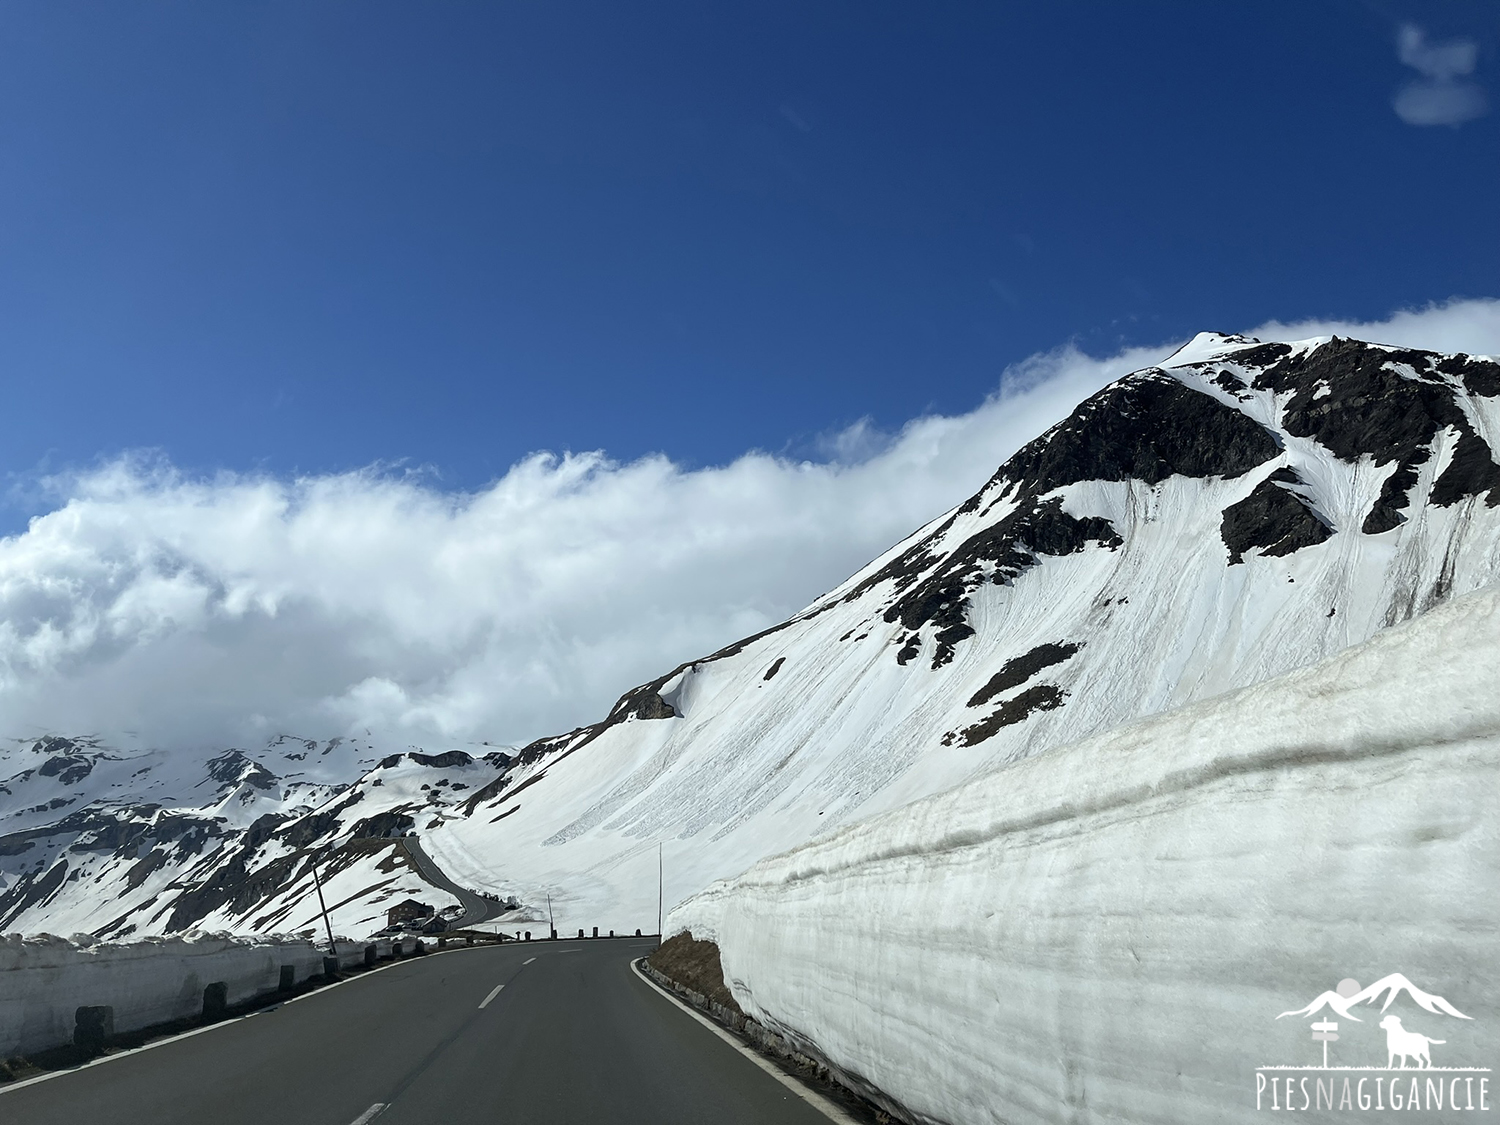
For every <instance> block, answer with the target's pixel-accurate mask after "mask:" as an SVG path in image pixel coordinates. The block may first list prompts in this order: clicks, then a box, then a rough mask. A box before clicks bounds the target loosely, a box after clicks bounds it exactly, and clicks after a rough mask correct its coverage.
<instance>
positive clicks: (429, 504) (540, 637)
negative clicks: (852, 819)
mask: <svg viewBox="0 0 1500 1125" xmlns="http://www.w3.org/2000/svg"><path fill="white" fill-rule="evenodd" d="M1330 332H1340V333H1344V334H1350V335H1359V336H1364V337H1367V338H1374V339H1380V340H1386V341H1389V342H1393V343H1411V344H1422V345H1425V346H1429V347H1435V348H1440V349H1444V350H1465V351H1470V352H1481V353H1487V352H1500V302H1497V301H1459V302H1452V303H1450V304H1447V305H1442V306H1434V307H1431V308H1427V309H1423V310H1420V311H1416V312H1408V313H1399V314H1397V315H1395V316H1393V317H1391V318H1390V319H1388V320H1386V321H1383V322H1380V323H1375V324H1342V323H1340V324H1334V323H1325V322H1304V323H1301V324H1296V325H1279V324H1278V325H1267V326H1265V327H1263V328H1262V329H1260V330H1257V334H1259V335H1262V336H1263V337H1264V338H1277V337H1282V338H1296V337H1297V336H1307V335H1316V334H1326V333H1330ZM1174 347H1175V344H1171V343H1169V344H1166V345H1163V346H1162V347H1159V348H1139V349H1133V350H1130V351H1126V352H1123V353H1121V354H1118V355H1115V356H1112V357H1109V358H1107V359H1095V358H1091V357H1088V356H1085V355H1082V354H1081V353H1079V352H1077V351H1076V350H1073V349H1071V348H1063V349H1059V350H1057V351H1054V352H1051V353H1048V354H1045V355H1040V356H1035V357H1033V358H1031V359H1030V360H1027V361H1026V362H1025V363H1023V364H1020V365H1018V366H1016V367H1015V368H1012V369H1011V370H1010V371H1008V372H1007V373H1006V376H1005V379H1004V382H1003V386H1004V388H1005V389H1004V390H1003V391H1002V392H1001V393H999V394H996V395H994V396H993V397H991V398H989V399H988V400H986V401H985V402H984V403H982V404H980V405H979V406H978V407H977V408H976V409H975V410H973V411H972V412H970V413H968V414H964V415H961V416H958V417H924V418H919V419H916V420H914V421H912V422H910V423H909V424H907V425H906V426H905V427H904V428H903V429H902V430H901V431H900V432H899V433H896V434H880V433H878V432H876V431H874V430H872V428H871V427H870V426H869V425H868V424H866V423H861V424H860V425H859V426H858V427H855V428H854V429H853V430H851V431H850V432H849V433H847V434H844V435H838V436H836V437H834V438H832V439H830V441H829V443H828V449H829V455H830V460H828V461H826V462H820V463H811V462H798V461H792V460H788V459H784V458H779V457H773V456H770V455H767V454H763V453H748V454H746V455H744V456H743V457H740V458H739V459H737V460H736V461H734V462H733V463H731V464H728V465H725V466H722V467H716V468H709V469H694V470H689V469H684V468H682V467H681V466H678V465H676V464H674V463H673V462H672V461H671V460H669V459H668V458H666V457H663V456H656V457H648V458H643V459H641V460H639V461H634V462H631V463H628V464H622V463H617V462H614V461H611V460H609V459H608V458H607V457H605V456H603V455H601V454H581V455H569V456H562V457H558V456H552V455H546V454H538V455H535V456H533V457H530V458H527V459H526V460H524V461H522V462H520V463H519V464H517V465H515V466H514V467H513V468H512V469H511V470H510V471H509V472H508V473H506V474H505V476H504V477H502V478H501V479H500V480H498V481H496V482H495V483H494V484H493V485H492V486H490V487H488V488H486V489H483V490H481V491H478V492H475V493H464V494H454V493H449V492H443V491H441V490H439V489H437V488H435V487H433V486H432V485H431V484H430V483H429V482H427V481H425V480H423V479H421V478H413V477H399V476H394V475H392V474H390V473H386V472H382V471H379V470H371V471H367V472H361V473H347V474H342V475H337V476H326V477H310V478H301V479H296V480H280V479H274V478H269V477H261V476H244V475H241V476H236V475H224V476H220V477H216V478H212V479H191V478H187V477H184V476H182V475H180V474H179V473H177V472H176V471H174V470H173V469H172V468H171V466H169V465H164V464H160V463H155V462H149V461H144V460H140V459H127V460H123V461H119V462H117V463H114V464H112V465H109V466H108V467H106V468H104V469H101V470H99V471H97V472H92V473H87V474H82V475H78V476H74V477H71V478H68V479H62V480H59V479H53V480H51V481H50V482H48V484H49V486H50V487H52V488H54V489H56V490H58V497H59V499H58V502H57V505H56V507H55V508H54V510H52V511H50V512H48V513H47V514H46V515H43V516H40V517H38V518H36V519H34V520H33V521H32V522H31V524H30V526H29V528H28V529H27V530H26V531H25V532H23V533H21V534H19V535H14V536H11V537H9V538H6V539H4V540H0V734H6V735H29V734H32V733H36V732H39V731H41V730H61V731H67V732H74V733H82V732H86V731H97V732H101V733H118V732H121V731H127V730H134V731H139V732H140V733H141V735H142V736H143V737H145V738H146V739H147V740H148V741H150V742H155V743H157V744H160V745H165V746H183V745H190V744H200V745H214V744H223V743H226V742H241V743H243V742H247V741H251V740H258V739H260V738H262V737H264V736H266V735H269V734H273V733H280V732H283V731H291V732H297V733H302V734H306V735H309V736H311V735H316V736H321V737H326V736H330V735H333V734H338V733H343V732H344V731H348V730H361V729H363V728H366V727H375V728H380V729H382V730H384V731H387V732H389V733H392V734H397V735H400V736H402V737H405V738H408V739H410V740H412V741H416V742H421V743H425V744H428V745H436V744H444V743H447V744H464V743H468V742H473V741H479V740H489V741H491V742H519V741H524V740H527V739H530V738H532V737H535V736H538V735H541V734H549V733H554V732H556V731H559V730H564V729H567V728H569V727H572V726H574V725H577V724H579V723H582V722H588V721H591V720H593V719H595V718H598V717H600V716H602V715H603V713H604V712H605V710H606V708H607V707H608V705H609V704H610V703H611V702H613V700H614V699H615V698H616V697H617V696H618V695H619V694H620V693H621V692H622V691H624V690H626V689H627V688H629V687H631V686H633V685H635V684H636V683H639V682H641V681H643V680H646V679H649V678H650V677H652V676H653V675H657V674H659V673H661V672H664V671H666V670H667V669H668V668H670V667H672V666H673V665H674V664H676V663H678V662H680V661H682V660H686V659H691V658H692V657H695V656H700V655H703V654H705V653H708V652H710V651H712V650H713V649H715V648H718V647H720V646H721V645H723V644H726V643H728V642H729V641H732V640H735V639H737V638H738V637H741V636H744V635H745V634H747V633H751V632H754V631H756V630H757V629H760V628H763V627H765V626H766V625H769V624H772V623H773V622H775V621H778V620H780V619H782V618H784V617H785V616H787V615H788V614H789V613H791V612H793V611H795V610H796V609H798V608H800V607H801V606H803V605H805V604H806V603H807V602H809V601H811V600H812V599H813V598H814V597H816V596H817V595H818V594H820V593H822V592H823V591H825V590H827V589H828V588H830V587H832V586H834V585H835V584H837V583H838V582H840V581H841V580H842V579H844V578H845V577H847V576H848V575H849V574H850V573H852V572H853V571H854V570H856V569H858V568H859V567H860V566H862V565H863V564H864V563H865V562H866V561H868V560H869V559H870V558H872V557H874V556H875V555H877V554H878V553H880V552H881V551H882V550H884V549H885V548H886V547H888V546H889V545H890V544H891V543H892V542H894V541H896V540H898V539H900V538H902V537H904V536H905V535H907V534H909V533H910V532H911V531H912V530H913V529H915V528H916V527H917V526H919V525H921V524H922V523H924V522H926V521H927V520H929V519H931V518H932V517H934V516H936V515H937V514H939V513H941V512H942V511H943V510H945V509H946V508H948V507H950V506H952V505H953V504H956V503H958V502H960V501H961V500H963V499H964V498H965V497H966V496H968V495H969V494H970V493H972V492H973V491H974V490H975V489H976V488H977V487H978V486H979V485H980V484H981V483H982V482H983V481H984V480H985V479H986V478H987V477H988V476H989V475H990V473H992V472H993V471H994V469H995V467H996V465H998V464H999V463H1000V462H1001V461H1002V460H1003V459H1004V458H1005V457H1006V456H1008V455H1009V454H1010V453H1011V452H1013V451H1014V450H1015V449H1016V448H1018V447H1019V446H1020V445H1021V444H1023V443H1024V442H1025V441H1027V440H1029V439H1030V438H1032V437H1034V436H1035V435H1036V434H1038V433H1040V432H1041V431H1042V430H1044V429H1045V428H1046V427H1047V426H1048V425H1050V424H1051V423H1053V422H1054V421H1056V420H1058V419H1059V418H1061V417H1062V416H1064V415H1065V414H1066V413H1067V412H1068V410H1070V409H1071V408H1072V406H1073V405H1074V404H1075V403H1077V402H1078V401H1080V400H1081V399H1083V398H1085V397H1086V396H1087V395H1089V394H1090V393H1092V392H1093V391H1094V390H1096V389H1097V388H1098V387H1100V386H1102V385H1103V384H1104V383H1106V382H1108V381H1109V380H1111V379H1113V378H1116V377H1118V376H1119V375H1122V374H1124V373H1126V372H1127V371H1130V370H1133V369H1135V368H1137V367H1141V366H1145V365H1148V364H1150V363H1152V362H1156V361H1157V360H1159V359H1160V358H1162V357H1163V356H1165V355H1166V354H1168V353H1169V352H1170V351H1172V350H1173V348H1174Z"/></svg>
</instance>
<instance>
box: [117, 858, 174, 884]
mask: <svg viewBox="0 0 1500 1125" xmlns="http://www.w3.org/2000/svg"><path fill="white" fill-rule="evenodd" d="M166 862H167V853H166V852H164V851H161V850H160V849H156V850H153V851H149V852H147V853H146V854H145V855H144V856H142V857H141V858H140V859H138V860H136V861H135V862H134V863H133V864H131V865H130V870H129V871H127V872H125V886H126V887H128V888H129V889H130V890H132V891H133V890H135V889H136V888H137V887H139V886H140V885H141V884H142V883H144V882H145V881H146V879H147V878H148V877H150V875H151V873H152V872H153V871H155V870H157V869H158V868H160V867H162V866H163V865H165V864H166Z"/></svg>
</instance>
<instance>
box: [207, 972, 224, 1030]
mask: <svg viewBox="0 0 1500 1125" xmlns="http://www.w3.org/2000/svg"><path fill="white" fill-rule="evenodd" d="M227 1007H229V986H228V985H227V984H225V983H224V982H223V981H221V980H219V981H214V983H213V984H209V985H205V986H204V988H203V1018H204V1019H206V1020H216V1019H218V1018H219V1017H220V1016H222V1015H223V1014H224V1009H225V1008H227Z"/></svg>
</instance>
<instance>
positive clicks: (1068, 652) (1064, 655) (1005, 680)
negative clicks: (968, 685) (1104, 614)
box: [968, 641, 1083, 707]
mask: <svg viewBox="0 0 1500 1125" xmlns="http://www.w3.org/2000/svg"><path fill="white" fill-rule="evenodd" d="M1082 647H1083V645H1082V644H1081V643H1080V642H1076V641H1059V642H1058V643H1056V644H1050V643H1049V644H1041V645H1037V646H1036V648H1034V649H1032V650H1031V651H1030V652H1025V653H1022V654H1021V655H1020V656H1016V657H1012V658H1011V659H1010V660H1007V661H1006V662H1005V663H1004V664H1003V665H1001V667H1000V671H998V672H996V673H995V674H994V675H993V676H991V677H990V680H989V683H987V684H985V685H984V687H982V688H980V689H979V690H978V691H977V692H975V693H974V697H973V698H972V699H970V700H969V704H968V705H969V706H970V707H982V706H984V705H985V704H986V703H988V702H989V701H990V700H992V699H994V698H995V696H997V695H1000V694H1001V693H1003V692H1007V691H1009V690H1010V689H1011V688H1015V687H1020V686H1021V685H1022V684H1024V683H1025V682H1026V681H1027V680H1029V679H1031V677H1032V676H1035V675H1036V674H1037V673H1038V672H1040V671H1041V670H1042V669H1043V668H1050V667H1052V666H1053V665H1054V664H1061V663H1062V662H1063V661H1065V660H1067V659H1069V658H1070V657H1071V656H1072V655H1073V654H1074V653H1076V652H1077V651H1078V650H1079V649H1080V648H1082Z"/></svg>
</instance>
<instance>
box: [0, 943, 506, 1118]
mask: <svg viewBox="0 0 1500 1125" xmlns="http://www.w3.org/2000/svg"><path fill="white" fill-rule="evenodd" d="M467 948H468V947H467V946H459V947H458V948H457V949H433V950H429V951H428V952H427V953H424V954H422V956H423V957H441V956H442V955H443V954H445V953H459V952H462V951H464V950H465V949H467ZM475 948H477V947H475ZM415 961H416V954H411V955H410V956H407V957H403V958H401V960H399V961H389V962H387V963H386V964H384V965H377V966H376V967H375V968H373V969H366V970H365V971H364V972H362V973H360V974H359V976H357V977H345V978H344V979H343V980H336V981H334V982H333V983H332V984H324V985H320V986H319V987H317V988H315V989H313V990H312V991H311V992H304V993H301V994H300V995H298V996H293V997H292V998H291V999H290V1000H283V1001H281V1002H280V1003H279V1004H268V1005H266V1007H264V1008H256V1009H255V1011H253V1012H246V1013H245V1014H244V1015H242V1016H234V1017H233V1018H231V1019H227V1020H220V1021H219V1022H218V1023H211V1024H209V1025H208V1026H207V1027H195V1028H193V1029H192V1030H191V1031H184V1032H182V1033H180V1034H178V1035H169V1036H167V1037H166V1038H165V1039H153V1040H152V1041H151V1042H150V1043H143V1044H141V1045H140V1046H139V1047H131V1048H130V1049H129V1050H127V1051H116V1052H115V1053H114V1054H111V1055H100V1056H99V1057H98V1058H97V1059H90V1060H89V1061H88V1062H86V1063H84V1064H82V1065H81V1066H70V1067H66V1068H64V1069H63V1070H49V1071H48V1072H47V1073H46V1074H38V1075H37V1076H36V1077H35V1078H23V1079H21V1081H19V1082H7V1083H6V1084H5V1085H3V1086H0V1096H4V1095H5V1094H8V1093H10V1092H11V1091H12V1090H21V1089H24V1088H25V1087H27V1086H35V1085H36V1084H37V1083H38V1082H50V1081H52V1079H54V1078H64V1077H66V1076H67V1075H69V1074H77V1073H78V1072H79V1071H80V1070H87V1069H88V1068H89V1067H91V1066H102V1065H103V1064H104V1063H109V1062H114V1061H115V1060H116V1059H128V1058H130V1057H131V1056H132V1055H138V1054H140V1053H141V1052H142V1051H150V1050H154V1049H155V1048H157V1047H165V1046H167V1045H168V1044H169V1043H176V1042H177V1041H178V1040H179V1039H191V1038H192V1037H193V1036H194V1035H202V1034H203V1033H204V1032H205V1031H217V1030H218V1029H219V1028H221V1027H233V1026H234V1025H235V1024H237V1023H239V1022H240V1021H241V1020H253V1019H254V1018H255V1017H256V1016H264V1015H269V1014H270V1013H271V1012H274V1011H275V1010H276V1009H277V1008H284V1007H286V1006H287V1005H288V1004H295V1003H297V1001H299V1000H307V999H309V998H311V997H313V996H321V995H322V994H323V993H325V992H327V991H328V990H329V989H333V988H342V987H343V986H344V985H346V984H356V983H358V982H359V981H362V980H369V979H370V978H371V977H373V976H374V975H375V974H376V973H383V972H385V971H386V970H387V969H394V968H397V967H399V966H401V965H410V964H412V963H413V962H415Z"/></svg>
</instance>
